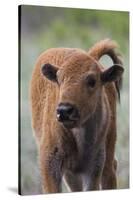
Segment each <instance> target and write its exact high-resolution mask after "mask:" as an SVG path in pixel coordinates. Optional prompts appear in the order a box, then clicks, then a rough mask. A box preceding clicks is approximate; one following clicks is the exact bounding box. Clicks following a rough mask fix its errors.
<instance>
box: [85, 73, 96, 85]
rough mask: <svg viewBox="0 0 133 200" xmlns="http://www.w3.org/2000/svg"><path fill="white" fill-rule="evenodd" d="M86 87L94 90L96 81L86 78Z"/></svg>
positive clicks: (89, 77) (93, 78) (91, 77)
mask: <svg viewBox="0 0 133 200" xmlns="http://www.w3.org/2000/svg"><path fill="white" fill-rule="evenodd" d="M87 85H88V86H89V87H91V88H94V87H95V85H96V79H95V77H93V76H88V77H87Z"/></svg>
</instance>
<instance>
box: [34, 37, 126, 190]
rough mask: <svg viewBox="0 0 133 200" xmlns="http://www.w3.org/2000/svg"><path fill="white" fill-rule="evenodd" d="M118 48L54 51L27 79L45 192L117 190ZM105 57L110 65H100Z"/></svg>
mask: <svg viewBox="0 0 133 200" xmlns="http://www.w3.org/2000/svg"><path fill="white" fill-rule="evenodd" d="M116 46H117V45H116V43H115V42H113V41H111V40H109V39H106V40H103V41H100V42H98V43H96V44H95V45H94V46H93V47H92V48H91V49H90V50H89V51H88V52H85V51H83V50H81V49H75V48H53V49H49V50H47V51H45V52H44V53H42V54H41V55H40V57H39V58H38V60H37V62H36V65H35V68H34V71H33V74H32V80H31V87H30V96H31V98H30V100H31V111H32V126H33V129H34V132H35V138H36V141H37V145H38V150H39V160H40V170H41V175H42V187H43V190H44V192H45V193H56V192H61V182H62V179H64V180H65V183H66V184H67V186H68V188H69V189H70V190H71V191H88V190H99V189H115V188H116V187H117V180H116V166H117V165H116V160H115V156H114V154H115V143H116V101H117V96H119V93H120V91H119V90H120V84H121V80H122V74H123V67H122V62H121V60H120V58H119V57H118V55H117V54H116V52H115V48H116ZM105 54H107V55H108V56H110V57H111V59H112V60H113V66H111V67H109V68H105V67H104V66H102V65H101V64H100V63H99V59H100V57H101V56H103V55H105Z"/></svg>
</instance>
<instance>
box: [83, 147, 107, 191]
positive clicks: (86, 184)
mask: <svg viewBox="0 0 133 200" xmlns="http://www.w3.org/2000/svg"><path fill="white" fill-rule="evenodd" d="M104 163H105V151H104V147H102V148H101V149H100V150H99V151H98V153H97V154H96V157H95V159H94V160H93V162H92V165H91V167H90V170H88V175H86V176H85V175H84V178H83V189H84V190H85V191H87V190H100V189H101V187H100V186H101V178H102V172H103V167H104Z"/></svg>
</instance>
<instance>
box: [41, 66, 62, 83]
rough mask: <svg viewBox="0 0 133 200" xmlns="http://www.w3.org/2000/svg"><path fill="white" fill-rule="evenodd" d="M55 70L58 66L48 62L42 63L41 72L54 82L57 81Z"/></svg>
mask: <svg viewBox="0 0 133 200" xmlns="http://www.w3.org/2000/svg"><path fill="white" fill-rule="evenodd" d="M57 71H58V68H57V67H55V66H53V65H51V64H49V63H47V64H44V65H43V66H42V74H43V75H44V76H46V78H48V79H49V80H51V81H54V82H57V76H56V73H57Z"/></svg>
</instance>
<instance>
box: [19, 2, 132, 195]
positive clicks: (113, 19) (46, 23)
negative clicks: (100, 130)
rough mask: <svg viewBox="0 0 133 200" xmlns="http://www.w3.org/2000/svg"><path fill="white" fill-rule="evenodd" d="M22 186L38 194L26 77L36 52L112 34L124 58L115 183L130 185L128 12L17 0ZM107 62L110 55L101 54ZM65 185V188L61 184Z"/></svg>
mask: <svg viewBox="0 0 133 200" xmlns="http://www.w3.org/2000/svg"><path fill="white" fill-rule="evenodd" d="M20 18H21V31H20V36H21V37H20V44H21V45H20V47H21V49H20V50H21V57H20V64H21V69H20V70H21V72H20V73H21V157H20V158H21V189H22V194H40V193H41V182H40V174H39V167H38V155H37V148H36V144H35V139H34V137H33V135H32V128H31V119H30V118H31V113H30V105H29V81H30V79H31V73H32V70H33V67H34V65H35V62H36V59H37V57H38V56H39V55H40V54H41V53H42V52H43V51H44V50H46V49H48V48H51V47H77V48H83V49H85V50H88V49H89V48H90V47H91V46H92V45H93V44H94V43H95V42H97V41H99V40H101V39H104V38H111V39H113V40H116V41H117V42H118V44H119V45H120V49H119V51H120V52H121V53H122V56H123V62H124V68H125V72H124V81H123V88H122V91H121V103H120V104H118V109H117V110H118V112H117V115H118V117H117V118H118V120H117V124H118V126H117V127H118V139H117V144H116V157H117V159H118V171H117V174H118V188H128V187H129V58H128V55H129V13H128V12H119V11H104V10H101V11H100V10H87V9H74V8H58V7H41V6H27V5H23V6H21V16H20ZM101 62H102V63H103V64H104V65H105V66H107V67H108V66H110V65H111V64H112V61H111V60H110V59H109V58H108V57H107V56H104V58H102V59H101ZM64 191H66V189H65V188H64Z"/></svg>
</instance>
